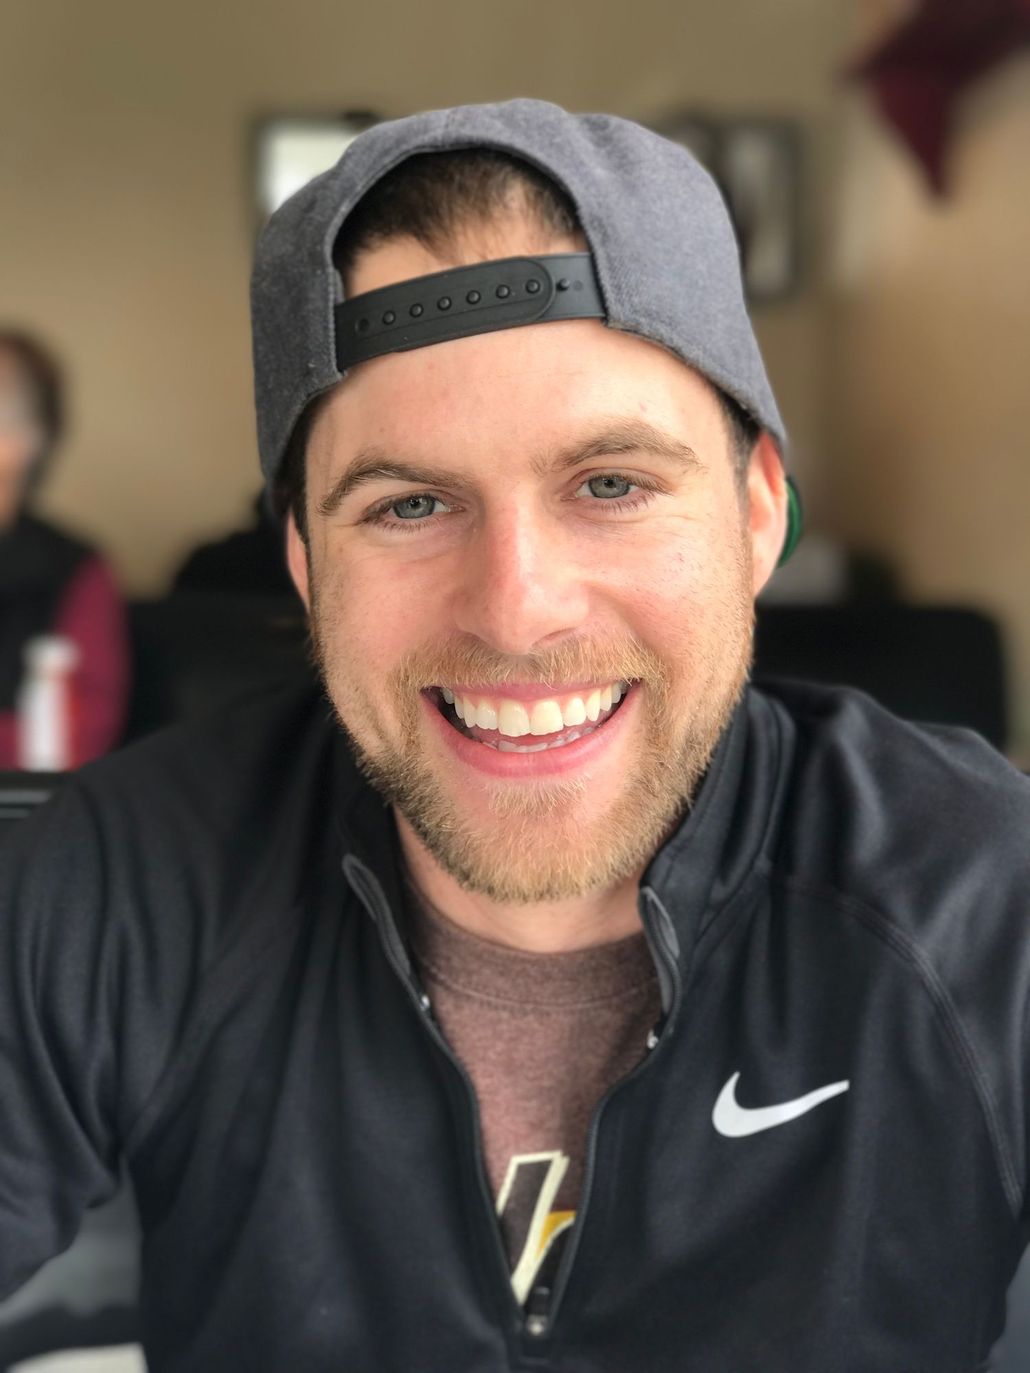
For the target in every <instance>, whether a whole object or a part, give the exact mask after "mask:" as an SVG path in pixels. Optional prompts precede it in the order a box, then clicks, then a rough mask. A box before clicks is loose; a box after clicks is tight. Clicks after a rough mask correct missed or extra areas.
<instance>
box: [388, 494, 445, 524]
mask: <svg viewBox="0 0 1030 1373" xmlns="http://www.w3.org/2000/svg"><path fill="white" fill-rule="evenodd" d="M438 503H439V502H438V501H437V499H436V497H435V496H405V497H404V499H403V500H402V501H395V502H394V504H393V505H391V506H390V509H391V511H392V512H393V514H395V515H396V516H397V518H398V519H399V520H421V519H424V518H425V516H426V515H432V513H433V507H434V506H435V505H437V504H438Z"/></svg>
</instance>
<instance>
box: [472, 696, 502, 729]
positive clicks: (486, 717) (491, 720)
mask: <svg viewBox="0 0 1030 1373" xmlns="http://www.w3.org/2000/svg"><path fill="white" fill-rule="evenodd" d="M475 723H476V724H477V725H478V726H479V728H480V729H496V728H497V711H496V710H494V708H493V706H492V705H490V704H489V702H488V701H480V703H479V705H478V707H477V708H476V720H475ZM469 724H472V721H471V720H470V721H469Z"/></svg>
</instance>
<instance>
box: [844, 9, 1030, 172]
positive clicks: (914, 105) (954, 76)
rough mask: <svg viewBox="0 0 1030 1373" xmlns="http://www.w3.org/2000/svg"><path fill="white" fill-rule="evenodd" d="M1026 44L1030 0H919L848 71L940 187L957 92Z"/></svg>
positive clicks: (1028, 35) (1029, 21) (959, 92)
mask: <svg viewBox="0 0 1030 1373" xmlns="http://www.w3.org/2000/svg"><path fill="white" fill-rule="evenodd" d="M1028 44H1030V0H921V3H920V4H919V5H918V6H917V8H916V10H915V12H914V13H913V14H912V15H911V16H910V17H909V18H908V19H907V20H905V22H904V23H903V24H902V25H901V26H900V28H898V29H895V30H894V32H893V33H890V34H888V36H887V37H886V38H885V39H884V40H882V41H881V42H880V43H879V44H878V45H877V46H876V47H875V48H874V49H873V51H872V52H870V53H869V54H868V55H867V56H866V57H864V58H862V59H861V60H860V61H858V62H856V63H855V64H854V65H853V66H851V67H850V68H849V75H851V76H855V77H858V78H859V79H860V80H864V81H866V82H867V83H868V84H869V85H870V87H871V88H872V90H873V92H874V94H875V97H876V100H877V103H878V105H879V107H880V110H881V112H882V114H883V116H884V118H886V119H887V121H888V122H889V123H890V124H891V125H893V127H894V129H895V131H896V132H897V133H898V134H900V136H901V137H902V138H903V139H904V141H905V142H906V143H907V144H908V146H909V148H910V149H911V150H912V152H913V153H915V155H916V157H917V158H918V159H919V162H920V164H921V165H922V167H923V169H924V171H925V172H926V176H927V179H928V181H929V183H930V186H931V188H932V190H934V191H935V192H936V193H937V194H938V195H940V194H943V192H944V189H945V158H946V152H947V146H948V139H949V136H950V133H951V117H952V110H953V108H954V105H955V102H956V100H958V99H959V98H960V97H961V96H962V94H963V92H964V90H965V88H966V87H967V86H968V85H969V84H970V83H971V82H973V81H975V80H976V78H977V77H979V76H981V75H982V74H983V73H984V72H986V71H988V70H989V69H990V68H991V67H993V66H994V65H995V64H996V63H998V62H1000V61H1001V60H1002V59H1003V58H1005V57H1007V56H1008V55H1009V54H1010V53H1013V52H1015V51H1016V50H1017V49H1019V48H1021V47H1024V46H1026V45H1028Z"/></svg>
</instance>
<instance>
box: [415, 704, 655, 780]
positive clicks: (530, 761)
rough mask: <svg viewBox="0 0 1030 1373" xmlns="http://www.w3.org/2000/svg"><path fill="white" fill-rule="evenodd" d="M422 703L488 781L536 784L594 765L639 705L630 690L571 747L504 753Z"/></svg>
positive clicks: (452, 743)
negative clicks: (598, 725) (522, 781)
mask: <svg viewBox="0 0 1030 1373" xmlns="http://www.w3.org/2000/svg"><path fill="white" fill-rule="evenodd" d="M421 699H422V708H423V710H424V711H426V712H427V713H428V715H429V719H430V723H431V726H432V728H434V729H435V730H436V731H437V733H439V734H440V736H441V738H442V739H443V741H444V743H446V744H447V745H448V746H449V747H450V748H451V749H453V751H454V752H455V753H456V754H457V755H458V757H459V759H460V760H461V761H462V762H463V763H467V764H468V765H469V767H472V768H475V769H476V770H477V771H478V772H482V773H485V774H486V775H487V776H488V777H500V778H506V779H509V780H513V781H518V780H519V779H520V778H521V779H525V780H526V781H534V780H536V779H537V778H543V777H562V776H565V775H566V774H568V773H571V772H577V771H578V770H579V769H580V768H582V767H584V766H585V765H586V764H588V763H592V762H594V761H595V760H596V759H597V758H598V757H599V756H600V755H601V754H602V753H603V752H604V750H605V749H607V748H609V747H610V746H611V745H612V744H613V743H615V742H616V740H617V739H618V738H619V736H620V735H621V734H622V733H623V732H624V730H625V729H626V726H627V724H628V723H629V717H630V715H631V714H632V713H633V711H634V708H635V705H636V699H637V688H636V687H635V686H632V687H630V689H629V691H628V692H627V693H626V695H625V696H624V697H623V698H622V704H621V705H620V706H619V709H618V710H617V711H616V712H615V714H614V715H610V716H609V717H608V719H607V720H606V721H605V722H604V724H603V725H601V726H600V727H599V728H598V729H595V730H593V731H592V732H591V733H590V734H584V735H581V736H580V738H578V739H574V740H573V741H572V743H571V744H562V745H560V746H558V747H555V748H547V749H542V750H541V751H540V752H539V753H501V752H500V751H499V750H498V749H495V748H491V747H490V745H489V744H481V743H479V742H478V741H477V740H475V739H470V738H468V737H467V735H464V734H462V733H461V732H460V731H459V730H456V729H455V728H454V726H453V725H452V724H450V723H449V722H448V721H447V720H446V719H444V716H443V714H442V713H441V711H440V710H438V709H437V706H436V703H435V701H433V700H432V699H431V698H430V697H428V696H423V697H422V698H421Z"/></svg>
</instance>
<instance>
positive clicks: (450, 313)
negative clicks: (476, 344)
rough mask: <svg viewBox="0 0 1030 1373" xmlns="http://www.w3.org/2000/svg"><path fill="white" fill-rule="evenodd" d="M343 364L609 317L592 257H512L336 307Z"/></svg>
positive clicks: (412, 282)
mask: <svg viewBox="0 0 1030 1373" xmlns="http://www.w3.org/2000/svg"><path fill="white" fill-rule="evenodd" d="M334 313H335V319H336V366H337V368H338V369H339V370H340V371H341V372H346V371H347V369H348V368H349V367H353V366H354V364H355V363H356V362H365V361H367V360H368V359H369V358H376V357H380V356H381V355H382V354H384V353H401V352H405V351H406V350H407V349H409V348H423V347H425V346H426V344H429V343H446V342H448V341H449V340H450V339H455V338H465V337H467V336H468V335H469V334H489V333H492V332H493V331H494V330H496V329H512V328H514V327H515V326H516V325H519V324H540V323H543V322H544V321H545V320H554V319H605V318H606V317H607V313H608V312H607V311H606V310H605V308H604V303H603V301H602V300H601V291H600V288H599V286H598V284H597V276H596V274H595V272H594V263H593V259H592V258H591V256H590V254H589V253H548V254H544V255H542V256H540V257H506V258H500V259H498V260H497V261H495V262H477V263H474V264H473V265H472V266H471V267H454V268H452V269H451V270H449V271H446V272H434V273H433V274H432V275H431V276H423V277H413V278H412V279H411V280H410V281H400V282H398V283H397V284H396V285H394V286H383V287H382V288H381V289H380V290H378V291H366V292H365V293H364V294H363V295H360V296H354V297H353V298H352V299H351V300H345V301H344V302H343V303H342V304H341V305H337V306H336V307H335V311H334Z"/></svg>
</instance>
